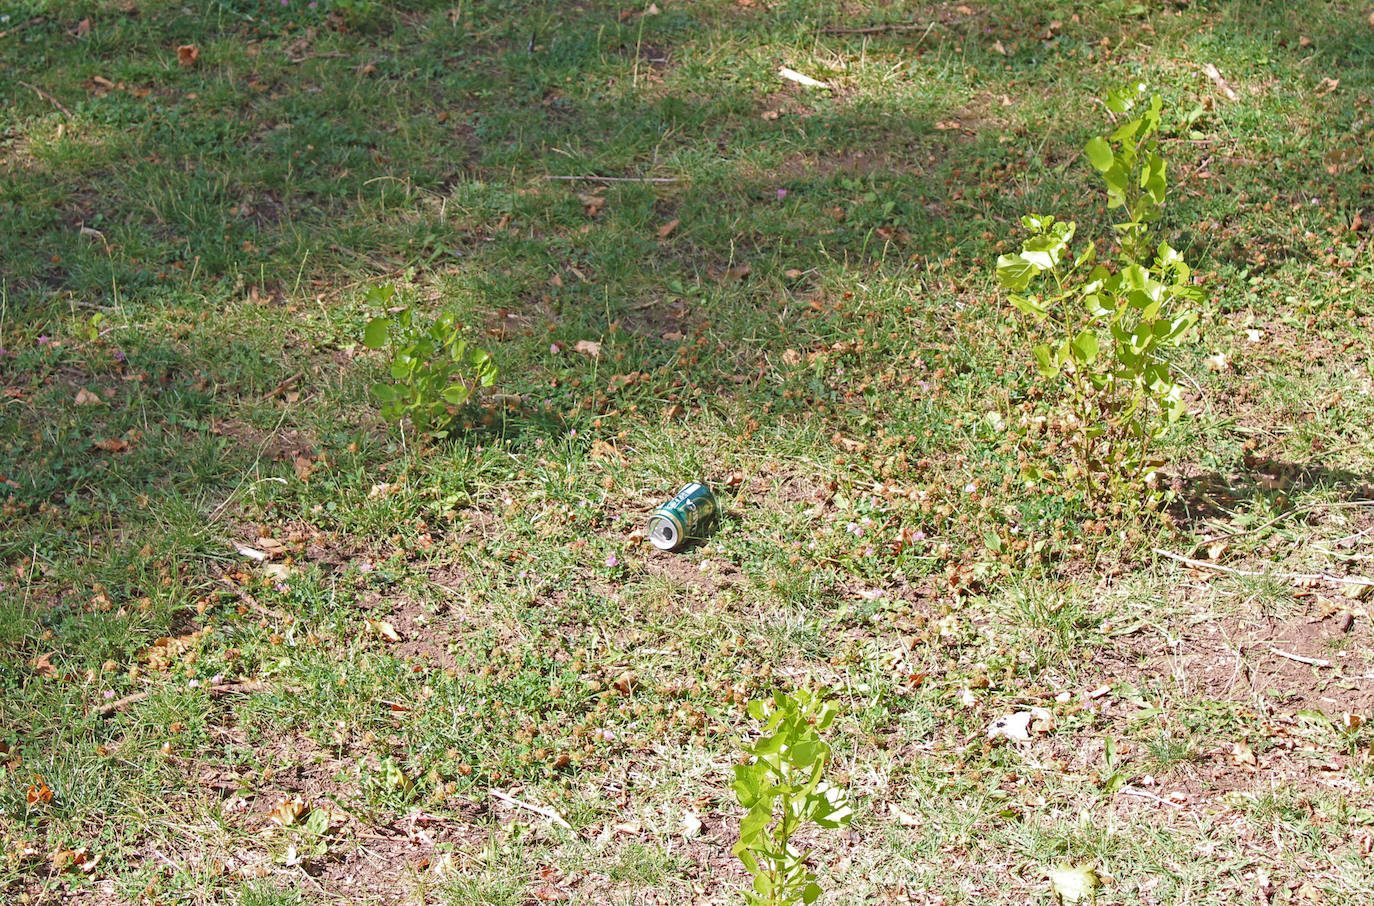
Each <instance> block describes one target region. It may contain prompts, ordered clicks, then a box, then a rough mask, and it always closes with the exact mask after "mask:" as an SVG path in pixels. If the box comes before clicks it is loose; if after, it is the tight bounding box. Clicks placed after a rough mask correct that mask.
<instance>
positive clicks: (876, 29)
mask: <svg viewBox="0 0 1374 906" xmlns="http://www.w3.org/2000/svg"><path fill="white" fill-rule="evenodd" d="M920 27H921V25H920V23H918V22H890V23H888V24H887V25H869V26H867V27H865V28H846V27H844V26H841V25H828V26H826V27H825V28H822V29H821V34H824V35H880V34H882V33H883V32H889V31H916V30H917V29H919V28H920ZM934 27H935V23H934V22H931V23H930V24H929V25H927V26H926V27H925V34H924V35H921V37H922V38H924V37H925V36H926V35H928V34H930V31H931V29H933V28H934Z"/></svg>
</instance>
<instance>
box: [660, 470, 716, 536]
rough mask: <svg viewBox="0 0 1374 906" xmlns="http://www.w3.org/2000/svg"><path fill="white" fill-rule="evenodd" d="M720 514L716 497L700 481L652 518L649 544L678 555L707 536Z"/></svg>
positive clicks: (692, 484) (664, 506)
mask: <svg viewBox="0 0 1374 906" xmlns="http://www.w3.org/2000/svg"><path fill="white" fill-rule="evenodd" d="M719 513H720V505H719V504H718V503H716V495H715V494H712V493H711V489H710V488H708V487H706V485H704V484H702V483H701V482H699V481H694V482H692V483H691V484H689V485H687V486H686V487H685V488H683V489H682V490H680V491H678V492H677V494H676V495H675V496H674V497H673V499H672V500H670V501H668V502H667V503H665V504H663V506H661V507H659V508H658V509H656V510H654V514H653V515H652V516H650V517H649V543H650V544H652V545H653V546H654V547H656V548H658V549H659V550H661V551H675V550H678V549H680V548H681V547H683V546H684V545H686V544H687V542H688V541H691V540H694V539H700V538H702V537H704V536H705V533H706V530H707V529H708V528H709V527H710V525H711V523H713V522H714V521H715V519H716V517H717V516H718V515H719Z"/></svg>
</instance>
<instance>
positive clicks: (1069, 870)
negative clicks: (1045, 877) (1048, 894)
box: [1049, 863, 1102, 903]
mask: <svg viewBox="0 0 1374 906" xmlns="http://www.w3.org/2000/svg"><path fill="white" fill-rule="evenodd" d="M1049 875H1050V889H1051V890H1052V891H1053V892H1054V895H1055V896H1056V897H1057V898H1058V899H1059V901H1060V902H1068V903H1077V902H1078V901H1079V900H1081V899H1083V898H1084V897H1092V896H1093V891H1094V890H1096V889H1097V888H1098V887H1101V886H1102V882H1101V881H1100V880H1099V879H1098V877H1097V872H1095V871H1093V870H1092V869H1091V868H1074V867H1073V866H1071V865H1064V864H1062V863H1061V864H1060V865H1058V866H1057V867H1055V868H1051V869H1050V872H1049Z"/></svg>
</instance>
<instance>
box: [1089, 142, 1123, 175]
mask: <svg viewBox="0 0 1374 906" xmlns="http://www.w3.org/2000/svg"><path fill="white" fill-rule="evenodd" d="M1083 153H1084V154H1086V155H1088V162H1089V163H1091V164H1092V165H1093V166H1094V167H1096V168H1097V169H1098V170H1099V171H1101V172H1103V173H1106V172H1107V171H1108V170H1110V169H1111V168H1112V162H1113V161H1114V160H1115V159H1116V158H1115V157H1114V156H1113V154H1112V146H1111V145H1109V144H1107V142H1106V140H1105V139H1102V138H1094V139H1092V140H1091V141H1089V142H1088V143H1087V144H1086V145H1084V146H1083Z"/></svg>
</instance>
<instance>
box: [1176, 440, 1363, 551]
mask: <svg viewBox="0 0 1374 906" xmlns="http://www.w3.org/2000/svg"><path fill="white" fill-rule="evenodd" d="M1313 492H1324V493H1326V494H1329V495H1330V496H1332V497H1334V498H1336V501H1337V502H1338V503H1339V504H1352V503H1359V502H1365V501H1368V500H1370V499H1374V474H1362V473H1358V472H1352V471H1349V470H1347V469H1332V468H1328V467H1325V466H1321V465H1314V464H1312V463H1293V462H1283V461H1280V460H1275V459H1271V458H1267V457H1260V458H1249V457H1247V458H1246V460H1245V466H1244V471H1241V472H1240V473H1238V474H1235V475H1229V476H1225V475H1219V474H1216V473H1210V474H1206V475H1199V476H1196V477H1193V478H1190V479H1188V480H1186V481H1185V482H1184V483H1183V492H1182V494H1181V495H1180V497H1179V499H1178V500H1177V501H1176V502H1175V503H1174V504H1173V506H1172V507H1171V512H1172V514H1173V516H1174V518H1175V519H1176V520H1177V522H1178V523H1179V525H1181V526H1183V527H1184V528H1185V529H1186V530H1188V531H1196V532H1199V533H1201V532H1202V530H1203V529H1204V528H1205V527H1206V526H1207V524H1208V523H1217V522H1222V523H1233V524H1235V525H1236V530H1237V531H1239V532H1241V533H1248V532H1249V531H1251V530H1253V526H1250V525H1247V524H1243V523H1239V522H1234V520H1236V517H1237V516H1239V515H1241V514H1243V513H1245V511H1247V510H1254V511H1255V512H1258V513H1274V514H1280V513H1284V512H1288V511H1289V510H1291V508H1292V507H1293V504H1294V502H1295V501H1297V500H1299V499H1300V498H1301V497H1302V496H1303V495H1306V494H1310V493H1313ZM1312 509H1313V511H1314V512H1317V513H1319V512H1320V511H1321V507H1320V505H1318V506H1316V507H1313V508H1312ZM1254 521H1256V522H1258V523H1264V522H1265V518H1260V517H1257V518H1256V519H1255V520H1254Z"/></svg>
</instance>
